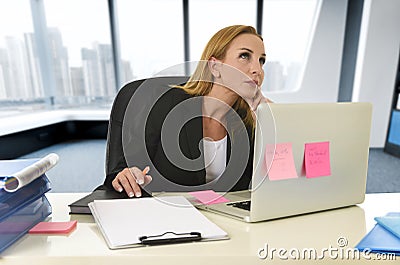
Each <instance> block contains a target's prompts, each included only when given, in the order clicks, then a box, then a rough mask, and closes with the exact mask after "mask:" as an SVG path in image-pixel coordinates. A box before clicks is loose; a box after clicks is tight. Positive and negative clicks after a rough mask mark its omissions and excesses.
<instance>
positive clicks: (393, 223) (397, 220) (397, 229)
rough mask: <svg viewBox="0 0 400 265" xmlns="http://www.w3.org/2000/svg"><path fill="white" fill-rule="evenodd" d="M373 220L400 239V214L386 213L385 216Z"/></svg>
mask: <svg viewBox="0 0 400 265" xmlns="http://www.w3.org/2000/svg"><path fill="white" fill-rule="evenodd" d="M374 219H375V221H376V222H377V223H378V224H379V225H381V226H383V227H384V228H385V229H386V230H388V231H390V232H392V233H393V234H394V235H395V236H397V237H398V238H400V213H388V214H387V215H386V216H381V217H375V218H374Z"/></svg>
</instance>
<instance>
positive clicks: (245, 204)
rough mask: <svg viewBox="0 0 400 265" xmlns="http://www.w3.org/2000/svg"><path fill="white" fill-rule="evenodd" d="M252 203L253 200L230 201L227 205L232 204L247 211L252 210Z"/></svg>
mask: <svg viewBox="0 0 400 265" xmlns="http://www.w3.org/2000/svg"><path fill="white" fill-rule="evenodd" d="M250 203H251V201H241V202H233V203H229V204H227V205H229V206H232V207H237V208H240V209H243V210H246V211H250Z"/></svg>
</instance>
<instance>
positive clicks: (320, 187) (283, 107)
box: [197, 103, 372, 222]
mask: <svg viewBox="0 0 400 265" xmlns="http://www.w3.org/2000/svg"><path fill="white" fill-rule="evenodd" d="M371 115H372V105H371V104H369V103H301V104H278V103H273V104H261V105H260V106H259V107H258V109H257V117H258V118H257V124H256V132H255V144H254V146H255V147H254V148H255V149H254V161H253V176H252V186H251V190H250V191H239V192H228V193H227V194H224V197H225V198H226V199H228V200H229V202H226V203H216V204H210V205H207V204H201V205H197V207H198V208H201V209H205V210H208V211H212V212H215V213H219V214H223V215H226V216H229V217H232V218H235V219H239V220H242V221H246V222H258V221H264V220H270V219H275V218H281V217H287V216H293V215H298V214H304V213H310V212H316V211H322V210H327V209H333V208H339V207H345V206H350V205H354V204H357V203H361V202H362V201H363V200H364V196H365V189H366V177H367V167H368V154H369V141H370V128H371Z"/></svg>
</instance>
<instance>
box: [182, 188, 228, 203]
mask: <svg viewBox="0 0 400 265" xmlns="http://www.w3.org/2000/svg"><path fill="white" fill-rule="evenodd" d="M189 194H190V195H192V196H193V197H195V198H196V199H197V200H199V201H200V202H201V203H202V204H205V205H210V204H217V203H224V202H229V200H228V199H226V198H225V197H223V196H222V195H220V194H218V193H216V192H215V191H213V190H201V191H193V192H189Z"/></svg>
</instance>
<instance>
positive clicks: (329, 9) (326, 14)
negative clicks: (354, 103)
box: [266, 0, 347, 102]
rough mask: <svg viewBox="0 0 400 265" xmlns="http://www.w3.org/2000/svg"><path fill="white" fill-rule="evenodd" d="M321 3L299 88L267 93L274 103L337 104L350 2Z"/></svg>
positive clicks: (327, 0)
mask: <svg viewBox="0 0 400 265" xmlns="http://www.w3.org/2000/svg"><path fill="white" fill-rule="evenodd" d="M319 4H320V6H319V11H318V12H319V13H318V14H317V18H318V19H317V20H316V21H315V22H316V23H315V24H314V26H313V31H312V33H311V34H313V38H310V39H311V41H312V42H311V43H310V45H309V48H308V51H307V54H306V60H307V63H306V67H305V69H304V72H303V73H302V74H303V78H301V80H302V81H301V84H299V89H298V90H296V91H290V92H287V91H285V92H269V93H266V95H267V96H268V97H270V98H271V99H272V100H273V101H275V102H336V101H337V97H338V91H339V80H340V79H339V78H340V69H341V61H342V51H343V42H344V31H345V25H346V11H347V1H346V0H333V1H332V0H324V1H321V2H320V3H319Z"/></svg>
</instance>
